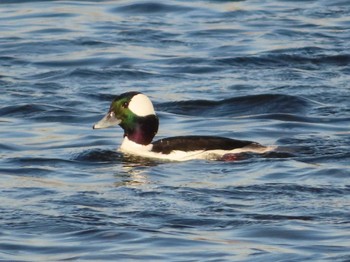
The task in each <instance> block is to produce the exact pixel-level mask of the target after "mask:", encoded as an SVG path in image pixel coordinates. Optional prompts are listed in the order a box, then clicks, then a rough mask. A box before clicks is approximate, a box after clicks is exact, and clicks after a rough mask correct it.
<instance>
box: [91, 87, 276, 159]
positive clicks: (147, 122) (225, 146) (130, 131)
mask: <svg viewBox="0 0 350 262" xmlns="http://www.w3.org/2000/svg"><path fill="white" fill-rule="evenodd" d="M115 125H120V126H121V128H122V129H123V130H124V140H123V142H122V144H121V146H120V150H121V151H122V152H123V153H127V154H131V155H137V156H141V157H147V158H156V159H163V160H174V161H185V160H191V159H208V160H235V158H236V157H235V156H236V155H237V154H238V153H242V152H256V153H264V152H267V151H269V150H271V148H270V147H265V146H262V145H260V144H258V143H255V142H252V141H244V140H235V139H231V138H225V137H218V136H176V137H169V138H163V139H160V140H158V141H155V142H153V143H152V140H153V138H154V136H155V135H156V134H157V131H158V125H159V120H158V117H157V116H156V113H155V111H154V108H153V104H152V102H151V100H150V99H149V98H148V97H147V96H146V95H144V94H142V93H140V92H127V93H123V94H121V95H119V96H117V97H116V98H115V99H114V100H113V102H112V104H111V106H110V108H109V111H108V113H107V115H106V116H105V117H104V118H102V119H101V120H100V121H99V122H97V123H96V124H95V125H94V126H93V129H100V128H107V127H110V126H115Z"/></svg>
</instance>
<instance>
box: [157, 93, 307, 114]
mask: <svg viewBox="0 0 350 262" xmlns="http://www.w3.org/2000/svg"><path fill="white" fill-rule="evenodd" d="M310 103H311V102H310V101H308V100H306V99H304V98H301V97H298V96H291V95H283V94H263V95H250V96H243V97H233V98H228V99H223V100H218V101H213V100H189V101H176V102H166V103H161V104H157V105H156V109H158V110H161V111H165V112H169V113H174V114H180V115H193V116H211V117H213V116H221V117H225V116H244V115H261V114H266V113H270V114H271V113H279V114H281V113H293V114H295V113H303V112H305V111H306V110H307V109H308V108H309V107H310V106H311V104H310Z"/></svg>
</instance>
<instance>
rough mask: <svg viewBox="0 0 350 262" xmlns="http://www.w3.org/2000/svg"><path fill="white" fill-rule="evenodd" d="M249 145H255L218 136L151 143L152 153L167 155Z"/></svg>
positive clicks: (166, 139)
mask: <svg viewBox="0 0 350 262" xmlns="http://www.w3.org/2000/svg"><path fill="white" fill-rule="evenodd" d="M249 145H257V146H259V144H258V143H255V142H252V141H244V140H236V139H231V138H226V137H218V136H176V137H169V138H164V139H160V140H158V141H155V142H154V143H153V148H152V151H153V152H157V153H163V154H169V153H170V152H171V151H173V150H180V151H186V152H188V151H195V150H203V151H206V150H215V149H222V150H233V149H236V148H242V147H245V146H249Z"/></svg>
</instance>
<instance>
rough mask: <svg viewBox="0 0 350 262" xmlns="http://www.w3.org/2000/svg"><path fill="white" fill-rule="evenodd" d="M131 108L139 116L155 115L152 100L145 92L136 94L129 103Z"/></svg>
mask: <svg viewBox="0 0 350 262" xmlns="http://www.w3.org/2000/svg"><path fill="white" fill-rule="evenodd" d="M129 109H130V110H131V111H132V112H133V113H134V114H135V115H137V116H148V115H155V114H156V113H155V112H154V108H153V104H152V102H151V100H150V99H149V98H148V97H147V96H145V95H144V94H137V95H135V96H134V97H133V98H132V99H131V100H130V103H129Z"/></svg>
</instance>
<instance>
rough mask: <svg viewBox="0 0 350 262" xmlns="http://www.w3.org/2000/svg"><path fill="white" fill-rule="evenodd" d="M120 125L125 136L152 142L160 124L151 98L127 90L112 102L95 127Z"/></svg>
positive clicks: (137, 141)
mask: <svg viewBox="0 0 350 262" xmlns="http://www.w3.org/2000/svg"><path fill="white" fill-rule="evenodd" d="M115 125H119V126H121V128H123V130H124V137H127V138H128V139H129V140H131V141H133V142H135V143H137V144H141V145H148V144H150V143H151V142H152V139H153V137H154V136H155V135H156V133H157V131H158V126H159V120H158V117H157V116H156V114H155V111H154V108H153V104H152V102H151V100H150V99H149V98H148V97H147V96H146V95H144V94H142V93H139V92H127V93H123V94H121V95H119V96H117V97H116V98H115V99H114V100H113V101H112V103H111V106H110V108H109V111H108V113H107V115H106V116H105V117H103V118H102V119H101V120H100V121H99V122H97V123H96V124H95V125H94V126H93V129H100V128H107V127H111V126H115Z"/></svg>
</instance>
